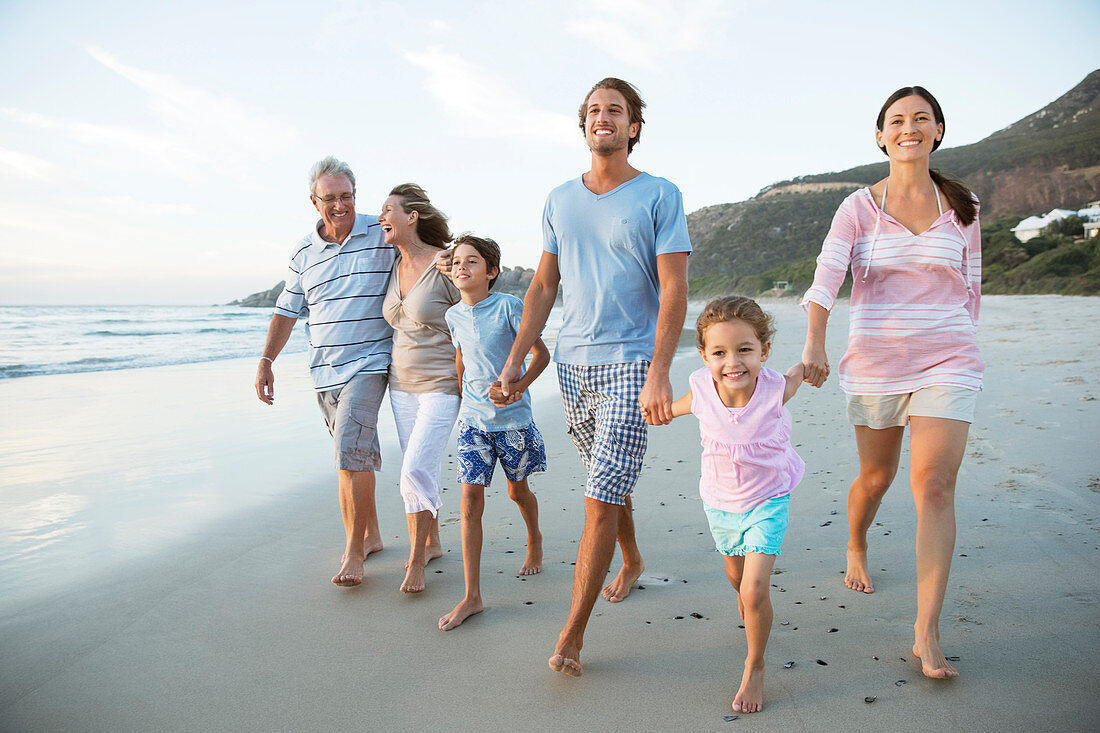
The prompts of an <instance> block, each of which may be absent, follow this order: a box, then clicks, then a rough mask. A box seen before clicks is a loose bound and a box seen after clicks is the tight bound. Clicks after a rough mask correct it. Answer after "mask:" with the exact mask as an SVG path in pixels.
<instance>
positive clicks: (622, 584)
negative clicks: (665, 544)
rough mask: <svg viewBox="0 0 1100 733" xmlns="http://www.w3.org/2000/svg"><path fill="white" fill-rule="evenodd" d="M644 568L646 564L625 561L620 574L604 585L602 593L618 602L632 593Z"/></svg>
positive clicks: (612, 600) (606, 597) (608, 598)
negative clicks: (632, 563) (633, 563)
mask: <svg viewBox="0 0 1100 733" xmlns="http://www.w3.org/2000/svg"><path fill="white" fill-rule="evenodd" d="M644 570H645V565H633V566H632V565H627V564H626V563H623V566H622V568H621V569H620V570H619V574H618V575H616V576H615V579H614V580H612V581H611V582H610V583H608V584H607V585H605V586H604V589H603V591H602V592H601V595H602V596H603V597H604V598H605V599H607V600H608V601H610V602H611V603H618V602H619V601H621V600H623V599H624V598H626V597H627V596H628V595H630V591H631V590H632V589H633V588H634V584H635V583H637V582H638V578H640V577H642V572H643V571H644Z"/></svg>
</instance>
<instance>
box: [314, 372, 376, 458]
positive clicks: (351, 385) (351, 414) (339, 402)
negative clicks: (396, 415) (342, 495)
mask: <svg viewBox="0 0 1100 733" xmlns="http://www.w3.org/2000/svg"><path fill="white" fill-rule="evenodd" d="M387 380H388V378H387V376H386V375H385V374H365V373H363V372H360V373H359V374H356V375H355V376H354V377H352V378H351V380H350V381H349V382H348V383H347V384H345V385H344V386H342V387H337V388H336V389H330V390H328V391H327V392H318V393H317V404H318V405H320V407H321V414H322V415H324V416H325V425H326V426H328V431H329V433H330V434H331V435H332V442H333V444H334V447H335V449H336V468H337V470H340V471H377V470H379V469H381V468H382V450H381V446H380V445H379V444H378V406H379V405H380V404H382V395H384V394H385V393H386V382H387Z"/></svg>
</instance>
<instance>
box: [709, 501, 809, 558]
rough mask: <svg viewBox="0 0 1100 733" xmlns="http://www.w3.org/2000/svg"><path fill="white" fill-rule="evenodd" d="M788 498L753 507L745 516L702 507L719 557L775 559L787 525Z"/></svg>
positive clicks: (788, 518) (788, 514) (744, 513)
mask: <svg viewBox="0 0 1100 733" xmlns="http://www.w3.org/2000/svg"><path fill="white" fill-rule="evenodd" d="M790 504H791V495H790V494H784V495H783V496H777V497H775V498H774V499H768V500H767V501H765V502H763V503H762V504H757V505H756V506H755V507H753V508H752V509H750V510H749V511H747V512H741V513H738V512H724V511H722V510H721V509H715V508H714V507H709V506H707V505H706V504H703V511H705V512H706V513H707V522H709V523H710V533H711V535H713V536H714V546H715V548H717V550H718V552H720V553H722V554H723V555H744V554H745V553H746V552H757V553H759V554H761V555H778V554H779V546H780V545H782V544H783V535H785V534H787V525H788V524H789V523H790V521H791V514H790Z"/></svg>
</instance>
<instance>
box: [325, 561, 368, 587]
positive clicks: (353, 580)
mask: <svg viewBox="0 0 1100 733" xmlns="http://www.w3.org/2000/svg"><path fill="white" fill-rule="evenodd" d="M362 582H363V559H362V558H359V557H352V558H348V557H345V558H344V562H343V564H342V565H341V566H340V572H338V573H336V575H334V576H332V583H333V585H339V586H341V587H343V588H350V587H351V586H354V585H359V584H360V583H362Z"/></svg>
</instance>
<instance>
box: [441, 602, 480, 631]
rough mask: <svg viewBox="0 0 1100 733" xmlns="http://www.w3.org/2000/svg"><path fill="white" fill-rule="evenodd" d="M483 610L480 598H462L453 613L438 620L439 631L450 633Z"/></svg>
mask: <svg viewBox="0 0 1100 733" xmlns="http://www.w3.org/2000/svg"><path fill="white" fill-rule="evenodd" d="M484 610H485V606H483V605H482V604H481V599H480V598H463V599H462V600H461V601H459V603H458V605H457V606H455V607H454V610H453V611H451V612H450V613H448V614H447V615H446V616H443V617H442V618H440V619H439V630H440V631H450V630H451V629H454V628H457V627H458V626H461V625H462V622H463V621H465V620H466V619H468V618H470V617H471V616H473V615H474V614H475V613H481V612H482V611H484Z"/></svg>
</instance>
